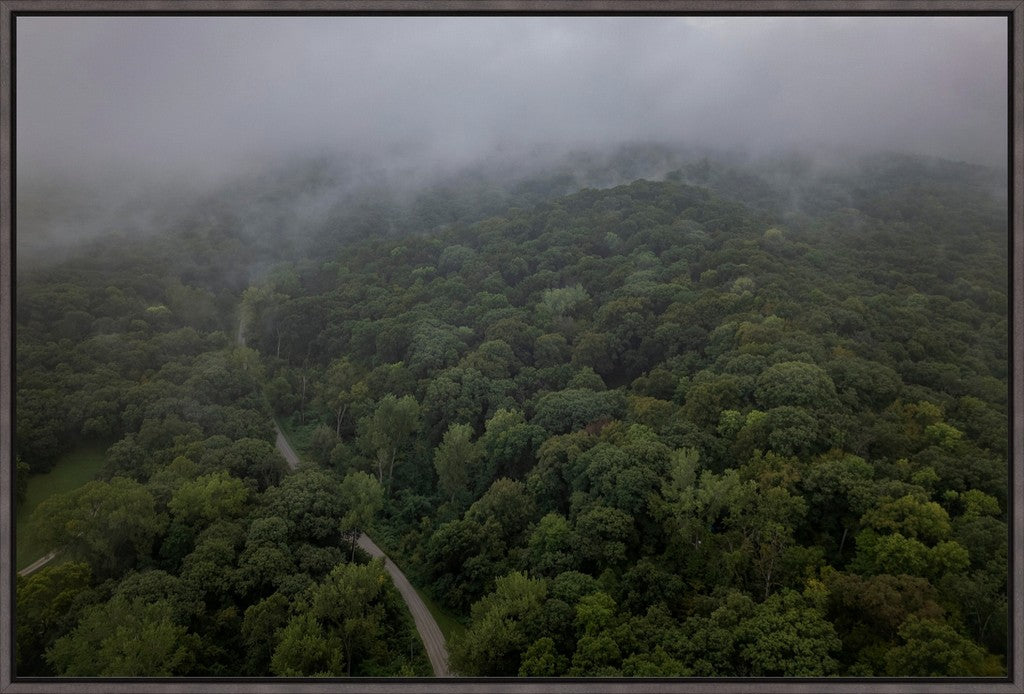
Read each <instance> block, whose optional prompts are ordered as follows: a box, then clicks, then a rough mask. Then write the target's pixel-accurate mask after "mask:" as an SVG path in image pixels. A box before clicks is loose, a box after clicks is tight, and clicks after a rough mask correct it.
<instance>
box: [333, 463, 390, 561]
mask: <svg viewBox="0 0 1024 694" xmlns="http://www.w3.org/2000/svg"><path fill="white" fill-rule="evenodd" d="M340 492H341V495H342V497H343V498H344V500H345V505H346V507H347V509H348V510H347V511H346V512H345V515H344V516H342V517H341V533H342V535H343V536H347V537H348V538H349V542H350V552H351V556H352V560H353V561H354V560H355V552H356V540H358V539H359V536H360V535H361V534H362V533H363V532H364V531H365V530H366V529H367V528H369V527H370V524H371V523H373V518H374V516H376V515H377V513H378V512H379V511H380V510H381V509H382V508H383V507H384V488H383V487H381V486H380V482H378V481H377V480H376V479H374V478H373V476H372V475H368V474H366V473H365V472H350V473H349V474H347V475H345V477H344V479H342V480H341V488H340Z"/></svg>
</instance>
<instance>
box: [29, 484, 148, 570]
mask: <svg viewBox="0 0 1024 694" xmlns="http://www.w3.org/2000/svg"><path fill="white" fill-rule="evenodd" d="M32 525H33V527H34V528H35V533H36V539H37V541H38V542H39V543H40V544H42V545H43V546H45V547H53V548H55V549H60V550H62V551H64V552H67V553H68V554H69V555H70V556H72V557H76V558H79V559H83V560H85V561H87V562H89V564H90V565H91V566H92V567H93V570H94V571H95V572H96V573H97V574H98V575H104V576H109V575H112V574H114V573H116V572H117V571H118V570H122V569H124V568H126V567H128V566H131V565H132V564H133V563H134V562H135V561H137V560H138V559H139V558H140V557H146V556H149V554H150V553H151V552H152V550H153V545H154V542H155V541H156V538H157V537H158V536H159V535H160V534H161V533H162V532H163V530H164V528H165V527H166V526H167V516H166V515H164V514H162V513H159V512H158V511H157V507H156V501H155V500H154V499H153V496H152V495H151V494H150V493H149V491H148V490H147V489H146V488H145V487H143V486H142V485H141V484H139V483H138V482H135V481H132V480H128V479H124V478H123V477H115V478H114V479H112V480H110V481H109V482H88V483H86V484H84V485H83V486H81V487H79V488H78V489H75V490H73V491H71V492H68V493H66V494H54V495H53V496H50V497H48V498H46V499H44V500H43V501H42V502H40V503H39V505H38V506H37V507H36V508H35V510H34V511H33V512H32Z"/></svg>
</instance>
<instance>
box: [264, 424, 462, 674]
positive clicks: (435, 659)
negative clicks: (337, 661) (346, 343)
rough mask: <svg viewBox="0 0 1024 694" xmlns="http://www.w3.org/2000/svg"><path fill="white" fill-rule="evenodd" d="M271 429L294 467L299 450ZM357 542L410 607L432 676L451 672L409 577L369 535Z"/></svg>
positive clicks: (440, 640) (440, 639) (436, 629)
mask: <svg viewBox="0 0 1024 694" xmlns="http://www.w3.org/2000/svg"><path fill="white" fill-rule="evenodd" d="M274 429H275V430H276V431H277V450H278V451H280V452H281V455H283V456H284V459H285V460H286V461H288V467H290V468H291V469H292V470H296V469H297V468H298V467H299V456H298V454H297V453H296V452H295V449H293V448H292V446H291V444H290V443H288V439H286V438H285V436H284V432H282V431H281V427H279V426H278V425H277V422H274ZM356 542H357V544H358V545H359V546H360V547H361V548H362V549H363V550H365V551H366V552H367V553H368V554H369V555H370V556H372V557H380V558H381V559H383V560H384V568H385V569H387V571H388V573H389V574H390V575H391V580H392V582H394V584H395V587H396V588H398V592H399V594H401V596H402V599H403V600H405V604H406V605H407V606H408V607H409V612H411V613H412V621H413V622H414V623H415V625H416V631H418V632H419V634H420V640H421V641H423V647H424V648H426V649H427V657H428V658H430V666H431V667H432V668H434V676H435V677H452V676H453V675H452V673H451V672H450V671H449V670H448V649H447V647H446V646H445V641H444V634H442V633H441V627H439V626H437V622H436V621H434V616H433V615H432V614H430V610H428V609H427V606H426V605H425V604H424V603H423V600H422V599H421V598H420V596H419V594H418V593H417V592H416V590H415V589H414V588H413V587H412V584H411V583H409V579H407V578H406V577H405V574H403V573H402V570H401V569H399V568H398V567H397V566H395V562H393V561H391V560H390V559H388V556H387V555H386V554H384V551H383V550H382V549H381V548H380V547H378V546H377V545H376V543H375V542H374V541H373V540H371V539H370V537H369V535H367V534H366V533H362V534H361V535H360V536H359V539H358V540H357V541H356Z"/></svg>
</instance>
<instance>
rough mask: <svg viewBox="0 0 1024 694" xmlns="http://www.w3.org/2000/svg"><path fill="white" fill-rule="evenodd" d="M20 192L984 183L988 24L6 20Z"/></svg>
mask: <svg viewBox="0 0 1024 694" xmlns="http://www.w3.org/2000/svg"><path fill="white" fill-rule="evenodd" d="M16 28H17V55H16V67H17V75H16V80H17V83H16V84H17V148H18V149H17V161H18V166H19V175H29V174H34V173H39V172H43V171H48V170H50V169H52V168H54V167H56V168H58V169H60V170H63V171H64V172H66V173H73V174H83V173H91V174H95V173H97V172H103V173H112V172H132V173H133V174H134V173H137V172H150V173H160V174H168V173H171V174H182V173H185V174H188V175H189V176H192V177H195V178H196V180H200V179H203V178H205V177H209V176H221V175H224V174H230V173H231V172H232V171H236V170H239V169H240V168H241V167H244V166H248V165H251V164H252V163H253V162H254V161H261V160H265V158H267V157H274V156H277V155H281V154H291V153H296V152H297V153H302V154H315V153H319V152H332V151H358V152H361V153H364V154H368V155H370V156H375V157H376V156H379V157H382V158H384V159H387V158H389V157H390V158H394V157H409V156H413V155H415V157H417V158H422V160H423V161H440V162H445V163H460V162H464V161H469V160H472V159H474V158H476V157H478V156H482V155H484V154H488V153H491V152H493V151H495V149H500V151H504V152H513V153H522V152H525V151H529V150H530V149H531V148H533V147H536V146H537V145H548V144H551V143H564V144H569V145H574V146H586V145H588V144H592V143H600V144H608V143H611V144H614V143H618V142H624V141H636V140H645V141H649V140H671V141H682V142H686V143H689V144H693V145H711V146H726V147H728V146H732V145H738V146H741V147H744V148H748V149H753V150H755V151H760V150H764V149H770V148H773V147H776V146H782V147H786V146H790V145H800V144H808V143H809V144H820V143H823V142H825V143H832V144H836V145H840V146H847V145H849V146H853V147H863V148H869V149H874V148H896V149H901V150H905V151H915V152H921V153H927V154H934V155H940V156H945V157H949V158H953V159H959V160H966V161H972V162H978V163H990V164H995V165H997V166H998V165H1001V164H1002V163H1003V162H1004V161H1005V157H1006V147H1007V145H1006V130H1007V128H1006V107H1007V105H1006V97H1007V90H1006V79H1007V72H1006V69H1007V54H1006V20H1005V19H1004V18H998V17H929V18H921V17H893V18H882V17H869V18H863V17H861V18H826V17H808V18H762V17H744V18H705V17H694V18H684V17H673V18H641V17H633V18H623V17H590V18H572V17H536V18H510V17H460V18H442V17H436V18H427V17H424V18H412V17H283V18H282V17H230V18H229V17H19V18H17V25H16Z"/></svg>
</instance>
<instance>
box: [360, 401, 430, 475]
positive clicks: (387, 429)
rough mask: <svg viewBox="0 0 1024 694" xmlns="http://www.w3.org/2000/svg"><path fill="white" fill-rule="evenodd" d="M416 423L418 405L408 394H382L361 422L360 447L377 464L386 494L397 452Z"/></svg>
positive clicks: (408, 438)
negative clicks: (371, 410)
mask: <svg viewBox="0 0 1024 694" xmlns="http://www.w3.org/2000/svg"><path fill="white" fill-rule="evenodd" d="M419 427H420V408H419V405H418V404H417V402H416V399H415V398H413V397H412V396H411V395H406V396H404V397H402V398H396V397H395V396H394V395H390V394H389V395H385V396H384V397H383V398H381V400H380V402H379V403H377V409H376V410H374V412H373V414H372V415H371V416H370V417H369V418H368V419H364V420H363V421H362V422H361V428H362V441H363V447H364V448H365V449H366V450H367V452H369V453H370V454H372V455H373V456H374V458H375V460H376V465H377V480H378V481H379V482H380V483H381V484H382V485H384V487H385V489H386V490H387V491H388V493H389V494H390V491H391V480H392V478H393V477H394V472H395V461H396V460H397V459H398V454H399V453H400V452H401V451H402V450H403V449H404V448H405V447H406V446H407V445H409V442H410V439H411V438H412V436H413V435H414V434H415V433H416V432H417V431H418V430H419Z"/></svg>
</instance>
